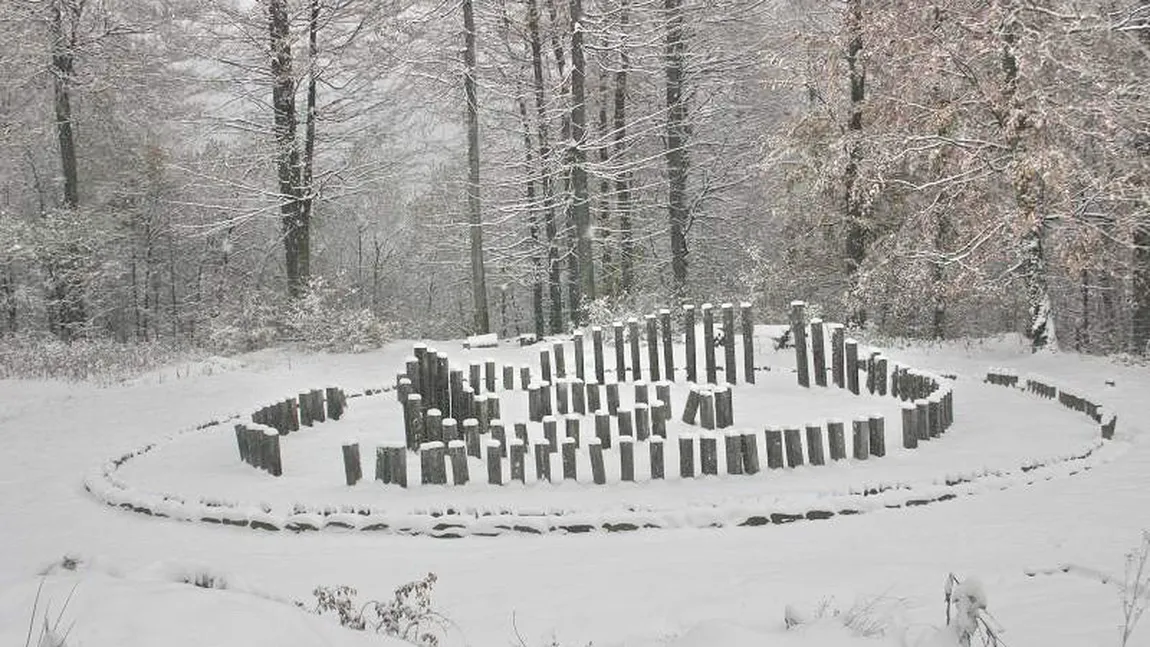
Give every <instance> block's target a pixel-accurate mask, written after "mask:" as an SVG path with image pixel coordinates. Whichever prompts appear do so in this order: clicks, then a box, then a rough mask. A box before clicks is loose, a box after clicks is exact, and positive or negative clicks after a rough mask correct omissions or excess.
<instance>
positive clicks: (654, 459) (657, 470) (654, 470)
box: [648, 436, 667, 480]
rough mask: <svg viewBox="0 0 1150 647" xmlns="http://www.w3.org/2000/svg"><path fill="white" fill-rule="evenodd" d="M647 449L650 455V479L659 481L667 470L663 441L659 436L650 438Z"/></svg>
mask: <svg viewBox="0 0 1150 647" xmlns="http://www.w3.org/2000/svg"><path fill="white" fill-rule="evenodd" d="M648 449H649V453H650V455H651V472H650V474H651V479H652V480H661V479H663V478H664V475H665V474H666V469H667V468H666V461H665V459H664V453H663V439H662V438H660V437H659V436H651V442H650V443H649V444H648Z"/></svg>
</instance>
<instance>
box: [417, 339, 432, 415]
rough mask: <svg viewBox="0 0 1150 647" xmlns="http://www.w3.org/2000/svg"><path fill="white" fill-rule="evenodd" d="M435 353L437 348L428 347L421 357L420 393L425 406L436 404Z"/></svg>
mask: <svg viewBox="0 0 1150 647" xmlns="http://www.w3.org/2000/svg"><path fill="white" fill-rule="evenodd" d="M435 355H436V350H435V349H434V348H428V349H426V351H425V352H424V353H423V355H422V356H421V357H420V358H419V393H420V395H422V396H423V406H424V407H425V408H426V407H430V406H434V404H435V403H434V402H433V401H432V400H433V398H434V397H435Z"/></svg>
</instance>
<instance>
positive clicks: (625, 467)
mask: <svg viewBox="0 0 1150 647" xmlns="http://www.w3.org/2000/svg"><path fill="white" fill-rule="evenodd" d="M619 480H621V481H627V482H630V481H634V480H635V439H634V438H631V437H630V436H620V437H619Z"/></svg>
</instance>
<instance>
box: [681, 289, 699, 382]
mask: <svg viewBox="0 0 1150 647" xmlns="http://www.w3.org/2000/svg"><path fill="white" fill-rule="evenodd" d="M683 337H684V341H685V342H686V347H687V348H686V353H687V381H688V382H691V383H692V384H695V383H698V381H699V375H698V364H697V361H698V351H697V350H696V348H695V306H693V305H690V304H687V305H684V306H683Z"/></svg>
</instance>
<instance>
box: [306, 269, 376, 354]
mask: <svg viewBox="0 0 1150 647" xmlns="http://www.w3.org/2000/svg"><path fill="white" fill-rule="evenodd" d="M354 296H355V294H354V291H353V290H349V289H341V288H338V287H333V286H331V285H329V283H328V282H327V281H325V280H324V279H323V278H322V277H316V278H313V279H312V281H311V283H310V284H309V286H308V290H307V293H306V294H305V295H304V296H303V297H302V298H300V299H297V300H295V301H293V302H291V304H290V305H289V308H288V311H287V316H286V317H285V320H284V324H285V329H286V332H287V333H288V335H289V336H290V337H292V338H294V339H297V340H299V341H301V342H303V343H304V344H305V345H306V346H307V347H308V348H311V349H313V350H325V351H336V352H348V351H350V352H359V351H364V350H369V349H372V348H378V347H379V346H381V345H383V344H384V343H385V342H387V341H388V340H390V339H391V338H392V336H393V335H394V333H395V326H394V325H392V324H390V323H387V322H384V321H380V320H379V319H377V318H376V317H375V315H374V314H373V313H372V312H371V310H369V309H367V308H363V307H359V306H358V305H356V303H355V299H354V298H353V297H354Z"/></svg>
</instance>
